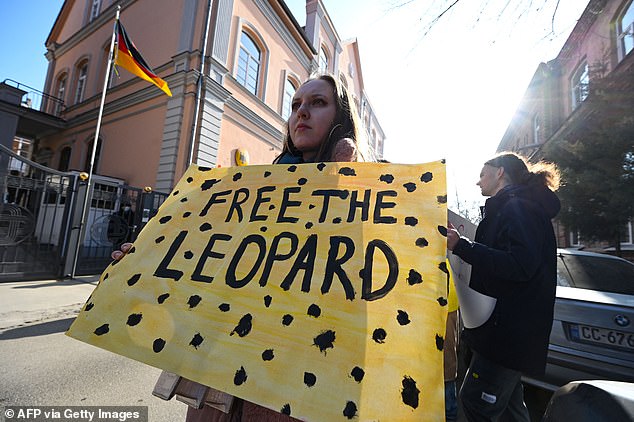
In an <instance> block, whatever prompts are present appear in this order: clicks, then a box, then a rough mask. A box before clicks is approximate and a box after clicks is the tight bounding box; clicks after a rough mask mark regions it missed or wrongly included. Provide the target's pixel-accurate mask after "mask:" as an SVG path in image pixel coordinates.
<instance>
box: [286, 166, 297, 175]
mask: <svg viewBox="0 0 634 422" xmlns="http://www.w3.org/2000/svg"><path fill="white" fill-rule="evenodd" d="M287 170H288V171H290V172H291V173H295V170H297V166H288V169H287Z"/></svg>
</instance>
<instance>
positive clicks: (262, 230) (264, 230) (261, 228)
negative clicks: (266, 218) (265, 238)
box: [260, 226, 268, 233]
mask: <svg viewBox="0 0 634 422" xmlns="http://www.w3.org/2000/svg"><path fill="white" fill-rule="evenodd" d="M267 230H268V227H266V226H262V227H260V231H261V232H262V233H266V231H267Z"/></svg>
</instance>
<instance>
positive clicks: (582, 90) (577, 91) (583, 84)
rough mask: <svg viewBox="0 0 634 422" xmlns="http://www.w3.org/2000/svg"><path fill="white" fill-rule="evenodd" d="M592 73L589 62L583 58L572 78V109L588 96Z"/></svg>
mask: <svg viewBox="0 0 634 422" xmlns="http://www.w3.org/2000/svg"><path fill="white" fill-rule="evenodd" d="M589 86H590V73H589V68H588V62H586V61H585V60H583V61H582V62H581V63H580V64H579V66H577V67H576V69H575V71H574V72H573V74H572V77H571V78H570V99H571V105H572V110H576V109H577V108H578V107H579V106H580V105H581V103H583V102H584V101H585V100H586V99H587V98H588V93H589V90H588V87H589Z"/></svg>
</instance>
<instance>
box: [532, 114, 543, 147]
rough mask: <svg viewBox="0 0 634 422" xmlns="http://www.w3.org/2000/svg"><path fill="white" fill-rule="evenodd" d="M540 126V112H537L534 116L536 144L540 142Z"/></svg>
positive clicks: (534, 139)
mask: <svg viewBox="0 0 634 422" xmlns="http://www.w3.org/2000/svg"><path fill="white" fill-rule="evenodd" d="M540 128H541V123H540V121H539V114H536V115H535V117H533V143H534V144H538V143H539V130H540Z"/></svg>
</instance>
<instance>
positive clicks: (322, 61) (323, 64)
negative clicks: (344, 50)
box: [319, 46, 328, 73]
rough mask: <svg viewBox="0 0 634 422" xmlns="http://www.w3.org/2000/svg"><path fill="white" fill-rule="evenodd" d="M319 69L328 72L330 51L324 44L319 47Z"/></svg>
mask: <svg viewBox="0 0 634 422" xmlns="http://www.w3.org/2000/svg"><path fill="white" fill-rule="evenodd" d="M319 71H320V72H321V73H326V72H328V52H327V51H326V47H324V46H322V47H321V48H320V49H319Z"/></svg>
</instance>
